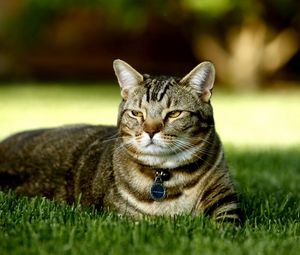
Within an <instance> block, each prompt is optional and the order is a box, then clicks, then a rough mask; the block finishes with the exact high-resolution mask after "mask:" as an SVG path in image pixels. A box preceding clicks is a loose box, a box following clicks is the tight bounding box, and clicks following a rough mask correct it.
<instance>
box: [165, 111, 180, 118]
mask: <svg viewBox="0 0 300 255" xmlns="http://www.w3.org/2000/svg"><path fill="white" fill-rule="evenodd" d="M181 113H182V111H172V112H169V113H168V115H167V116H168V118H177V117H179V116H180V114H181Z"/></svg>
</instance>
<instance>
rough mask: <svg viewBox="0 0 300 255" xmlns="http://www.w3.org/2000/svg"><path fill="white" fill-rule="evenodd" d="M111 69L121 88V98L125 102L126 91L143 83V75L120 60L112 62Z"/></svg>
mask: <svg viewBox="0 0 300 255" xmlns="http://www.w3.org/2000/svg"><path fill="white" fill-rule="evenodd" d="M113 67H114V70H115V74H116V76H117V78H118V82H119V85H120V87H121V96H122V97H123V98H124V99H125V100H126V99H127V97H128V91H129V90H130V89H131V88H133V87H135V86H138V85H139V84H140V83H141V82H142V81H143V79H144V78H143V75H141V74H140V73H139V72H138V71H136V70H135V69H134V68H132V67H131V66H130V65H128V64H127V63H126V62H125V61H123V60H120V59H116V60H114V62H113Z"/></svg>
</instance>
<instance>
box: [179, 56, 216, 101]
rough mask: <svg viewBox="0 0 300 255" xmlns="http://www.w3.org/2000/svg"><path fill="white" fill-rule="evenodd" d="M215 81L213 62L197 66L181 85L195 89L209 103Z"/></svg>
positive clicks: (184, 78)
mask: <svg viewBox="0 0 300 255" xmlns="http://www.w3.org/2000/svg"><path fill="white" fill-rule="evenodd" d="M214 81H215V68H214V65H213V64H212V63H211V62H208V61H205V62H202V63H201V64H199V65H197V66H196V67H195V68H194V69H193V70H192V71H191V72H190V73H188V74H187V75H186V76H185V77H183V78H182V79H181V81H180V83H181V84H184V85H188V86H191V87H192V88H194V89H195V90H196V92H197V93H198V94H199V96H200V97H201V99H202V100H203V101H204V102H206V103H207V102H209V100H210V98H211V90H212V88H213V86H214Z"/></svg>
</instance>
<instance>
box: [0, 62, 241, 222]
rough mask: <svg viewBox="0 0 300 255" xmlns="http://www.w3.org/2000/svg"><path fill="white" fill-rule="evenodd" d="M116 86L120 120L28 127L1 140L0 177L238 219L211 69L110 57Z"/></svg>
mask: <svg viewBox="0 0 300 255" xmlns="http://www.w3.org/2000/svg"><path fill="white" fill-rule="evenodd" d="M113 67H114V70H115V74H116V76H117V79H118V82H119V85H120V87H121V95H122V102H121V103H120V106H119V115H118V122H117V127H113V126H92V125H74V126H64V127H60V128H54V129H39V130H33V131H25V132H22V133H18V134H16V135H13V136H11V137H9V138H7V139H6V140H4V141H2V142H1V143H0V186H1V189H2V190H7V189H13V190H15V191H16V193H18V194H24V195H28V196H37V195H40V196H45V197H48V198H54V199H58V200H65V201H67V202H69V203H73V202H74V201H75V200H77V199H79V198H80V202H81V203H82V204H83V205H94V206H96V207H97V208H99V209H104V210H113V211H116V212H118V213H120V214H125V215H130V216H134V217H138V216H142V215H178V214H191V215H199V214H207V215H211V216H212V217H214V218H216V219H218V220H222V221H223V220H226V221H227V220H229V221H236V222H239V221H241V217H240V210H239V205H238V202H237V194H236V191H235V188H234V186H233V184H232V181H231V179H230V175H229V172H228V169H227V166H226V162H225V160H224V152H223V148H222V145H221V142H220V140H219V137H218V135H217V133H216V131H215V125H214V118H213V110H212V106H211V104H210V98H211V91H212V88H213V84H214V77H215V69H214V66H213V65H212V64H211V63H210V62H203V63H201V64H199V65H198V66H196V67H195V68H194V69H193V70H192V71H191V72H190V73H189V74H187V75H186V76H185V77H184V78H182V79H178V78H175V77H167V76H159V77H154V76H150V75H147V74H145V75H141V74H140V73H138V72H137V71H136V70H135V69H133V68H132V67H131V66H130V65H128V64H127V63H126V62H124V61H122V60H115V61H114V63H113Z"/></svg>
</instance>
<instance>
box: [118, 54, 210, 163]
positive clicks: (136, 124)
mask: <svg viewBox="0 0 300 255" xmlns="http://www.w3.org/2000/svg"><path fill="white" fill-rule="evenodd" d="M113 66H114V70H115V73H116V76H117V78H118V82H119V85H120V87H121V96H122V98H123V100H122V102H121V104H120V108H119V118H118V127H119V134H120V137H121V139H122V143H123V146H122V147H123V148H124V149H126V150H127V151H128V153H129V154H130V155H131V156H132V157H134V158H135V159H136V160H137V161H139V162H140V163H142V164H144V165H149V166H153V167H157V168H176V167H179V166H181V165H184V164H187V163H190V162H193V161H194V160H195V157H199V156H200V155H199V153H200V152H201V148H202V149H204V148H205V147H206V146H205V144H207V143H209V139H210V138H209V137H210V134H212V133H213V132H214V120H213V111H212V107H211V104H210V98H211V91H212V88H213V84H214V79H215V69H214V66H213V64H212V63H210V62H202V63H201V64H199V65H198V66H196V67H195V68H194V69H193V70H192V71H191V72H190V73H188V74H187V75H186V76H184V77H183V78H182V79H178V78H175V77H166V76H160V77H152V76H150V75H142V74H140V73H139V72H137V71H136V70H135V69H133V68H132V67H131V66H130V65H128V64H127V63H126V62H124V61H122V60H115V61H114V64H113Z"/></svg>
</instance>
